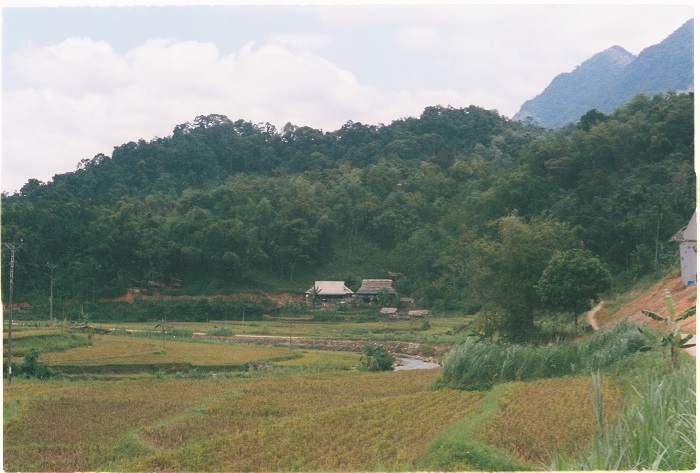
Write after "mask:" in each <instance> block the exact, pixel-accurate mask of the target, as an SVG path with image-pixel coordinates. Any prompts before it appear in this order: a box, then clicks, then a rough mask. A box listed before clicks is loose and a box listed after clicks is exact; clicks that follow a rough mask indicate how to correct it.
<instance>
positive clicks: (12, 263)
mask: <svg viewBox="0 0 700 473" xmlns="http://www.w3.org/2000/svg"><path fill="white" fill-rule="evenodd" d="M21 245H22V240H21V239H20V246H21ZM5 246H6V247H8V248H9V249H10V255H11V256H10V300H9V304H10V310H9V312H8V316H7V384H8V386H9V385H10V384H12V291H13V289H14V286H15V252H16V251H17V250H18V249H19V246H17V245H15V243H14V242H13V243H11V244H7V243H5Z"/></svg>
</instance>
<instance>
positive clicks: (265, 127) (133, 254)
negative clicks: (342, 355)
mask: <svg viewBox="0 0 700 473" xmlns="http://www.w3.org/2000/svg"><path fill="white" fill-rule="evenodd" d="M693 123H694V122H693V94H692V93H691V94H668V95H657V96H654V97H646V96H637V97H635V98H634V99H633V100H632V101H631V102H630V103H628V104H627V105H625V106H624V107H622V108H620V109H618V110H617V111H615V112H613V113H610V114H608V115H604V114H602V113H598V112H590V113H587V114H586V115H584V116H583V117H582V118H581V120H580V121H579V123H578V124H576V125H572V126H570V127H567V128H564V129H560V130H547V129H544V128H540V127H536V126H533V125H529V124H523V123H520V122H513V121H510V120H508V119H507V118H505V117H502V116H499V115H498V114H497V113H496V112H493V111H488V110H484V109H481V108H478V107H475V106H471V107H467V108H462V109H455V108H450V107H447V108H446V107H439V106H436V107H429V108H426V109H425V110H424V112H423V113H422V115H421V116H420V117H418V118H404V119H400V120H396V121H394V122H392V123H390V124H388V125H364V124H361V123H353V122H348V123H347V124H346V125H344V126H343V127H342V128H341V129H339V130H336V131H332V132H323V131H320V130H315V129H312V128H308V127H298V126H294V125H291V124H288V125H286V126H285V127H284V128H283V129H282V130H277V129H275V128H274V127H273V126H271V125H269V124H253V123H250V122H246V121H243V120H237V121H233V120H231V119H229V118H227V117H224V116H221V115H208V116H199V117H197V118H195V120H194V121H192V122H190V123H185V124H181V125H178V126H176V127H175V129H174V130H173V133H172V135H170V136H167V137H162V138H156V139H153V140H151V141H145V140H139V141H137V142H130V143H126V144H123V145H121V146H118V147H116V148H115V149H114V151H113V153H112V155H111V156H106V155H97V156H95V157H94V158H93V159H84V160H82V161H80V164H79V166H78V169H77V170H76V171H75V172H71V173H66V174H62V175H57V176H55V177H54V179H53V180H52V181H51V182H49V183H42V182H39V181H37V180H30V181H29V182H28V183H27V184H26V185H25V186H24V187H22V189H21V191H20V192H19V193H17V194H14V195H3V196H2V237H3V241H4V242H19V241H20V239H21V241H22V246H21V248H20V250H19V252H18V253H17V258H16V265H17V266H16V268H15V281H14V300H15V301H29V302H31V304H32V309H31V312H32V315H33V316H35V317H47V315H48V294H49V286H50V278H49V269H48V267H47V263H48V264H51V265H56V268H55V270H54V272H53V273H54V301H55V311H57V312H58V313H63V314H65V312H69V313H78V312H79V311H80V310H81V309H80V308H81V307H82V308H83V310H89V308H90V307H92V306H94V305H95V304H97V303H98V302H99V300H100V299H101V298H112V297H117V296H121V295H123V294H124V293H125V292H126V291H127V289H128V288H141V289H144V288H146V287H148V285H149V282H151V283H156V284H155V285H157V286H160V287H161V291H164V292H168V291H171V292H172V291H176V292H177V293H178V294H221V293H235V292H242V291H245V292H250V291H259V292H264V293H274V292H288V291H295V292H296V291H303V290H305V289H307V288H308V287H310V285H311V284H313V281H314V280H322V279H342V280H345V281H346V282H347V283H348V284H349V286H350V287H351V288H352V289H357V286H358V285H359V283H360V281H361V279H362V278H372V277H386V273H387V271H391V272H397V273H402V274H403V276H402V277H400V278H398V280H397V281H396V288H397V289H398V291H399V293H400V294H401V295H406V296H411V297H415V298H416V299H417V302H418V303H419V305H421V306H423V307H429V308H434V309H436V310H448V311H449V310H455V311H466V310H468V309H470V308H471V309H473V308H475V307H476V308H478V307H487V308H489V309H493V311H496V312H499V313H501V312H504V313H506V314H509V316H519V314H521V313H523V312H526V313H532V311H535V310H537V309H538V307H539V305H540V304H541V303H540V302H539V301H538V299H537V297H536V294H535V292H534V286H535V285H536V283H537V281H538V280H539V279H540V276H541V275H542V272H543V270H544V269H545V267H546V266H547V264H548V262H549V260H550V258H551V257H552V255H554V254H555V253H556V252H557V251H563V250H568V249H572V248H583V249H585V250H586V251H587V252H589V253H587V254H589V255H591V256H592V257H595V258H597V259H599V260H600V261H601V262H602V263H603V264H604V265H605V266H606V267H607V268H608V269H609V270H610V272H611V273H612V275H613V276H614V278H615V280H616V281H617V282H621V283H624V282H625V281H631V280H634V279H635V278H638V277H639V276H642V275H644V274H648V273H651V272H654V271H658V270H662V269H664V268H665V267H668V265H673V264H676V261H677V245H676V244H672V243H667V240H668V238H669V237H670V236H671V235H672V234H673V233H675V232H676V231H677V230H678V229H679V228H680V227H682V226H683V225H685V224H686V223H687V221H688V218H689V217H690V215H691V214H692V211H693V209H694V206H695V174H694V169H693V156H694V141H693V140H694V128H693V127H694V124H693ZM2 251H3V253H2V256H3V258H2V264H3V267H2V269H3V271H2V278H3V279H2V284H3V297H4V298H6V297H7V294H8V277H9V271H8V268H9V263H10V258H9V252H8V248H7V247H6V246H3V249H2ZM152 285H153V284H152ZM174 287H175V288H174ZM504 288H507V291H506V292H507V299H508V300H504V297H503V291H504V290H505V289H504ZM60 311H63V312H60ZM19 315H20V316H21V314H19ZM529 322H530V321H529V319H528V321H527V323H526V324H525V325H526V326H528V325H529V324H530V323H529Z"/></svg>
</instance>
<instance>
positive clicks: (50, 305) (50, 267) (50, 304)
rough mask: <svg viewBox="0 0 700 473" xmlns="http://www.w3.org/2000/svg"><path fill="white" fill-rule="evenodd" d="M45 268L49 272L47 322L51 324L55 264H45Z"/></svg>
mask: <svg viewBox="0 0 700 473" xmlns="http://www.w3.org/2000/svg"><path fill="white" fill-rule="evenodd" d="M46 266H48V267H49V269H50V270H51V289H50V290H49V320H50V321H51V322H53V270H54V269H56V266H58V265H56V264H49V263H46Z"/></svg>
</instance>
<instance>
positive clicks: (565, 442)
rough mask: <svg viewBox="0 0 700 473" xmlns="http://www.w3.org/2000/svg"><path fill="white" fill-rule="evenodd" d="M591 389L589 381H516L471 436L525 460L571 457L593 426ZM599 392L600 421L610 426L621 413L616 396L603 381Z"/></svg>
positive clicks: (619, 398)
mask: <svg viewBox="0 0 700 473" xmlns="http://www.w3.org/2000/svg"><path fill="white" fill-rule="evenodd" d="M591 391H592V382H591V378H590V377H566V378H555V379H545V380H539V381H533V382H529V383H516V384H514V386H513V387H512V388H511V389H510V390H509V391H508V393H507V394H506V395H505V396H504V397H503V398H501V411H500V412H499V413H498V414H497V415H495V416H494V417H492V418H491V419H490V420H489V421H488V422H486V423H484V424H482V425H481V426H480V428H479V429H477V431H476V434H475V437H476V439H477V440H479V441H481V442H483V443H487V444H490V445H495V446H498V447H501V448H503V449H504V450H506V451H508V452H510V453H511V454H513V455H515V456H517V457H518V458H520V459H522V460H526V461H531V462H545V461H548V460H549V459H551V457H552V455H553V454H554V453H555V452H559V453H562V454H564V455H567V454H571V453H573V452H575V451H577V450H580V449H582V448H583V447H585V446H586V445H588V443H589V442H590V441H591V439H592V438H593V435H594V433H595V432H596V430H597V428H598V427H597V421H596V419H595V415H594V413H593V408H592V407H591V400H590V395H591ZM601 391H602V396H603V406H604V407H603V419H604V422H610V421H612V420H614V419H615V418H616V417H617V415H618V414H619V413H620V411H621V409H622V403H623V397H622V393H621V392H620V390H619V389H617V388H615V387H613V386H612V385H611V383H610V380H609V379H607V378H603V380H602V385H601Z"/></svg>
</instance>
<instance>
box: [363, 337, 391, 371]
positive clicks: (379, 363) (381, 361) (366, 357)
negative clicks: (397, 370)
mask: <svg viewBox="0 0 700 473" xmlns="http://www.w3.org/2000/svg"><path fill="white" fill-rule="evenodd" d="M395 361H396V358H394V355H392V354H391V353H389V351H388V350H387V349H386V348H384V347H383V346H382V345H371V344H369V343H365V345H364V346H363V347H362V357H361V358H360V366H359V369H361V370H363V371H391V370H393V369H394V362H395Z"/></svg>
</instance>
